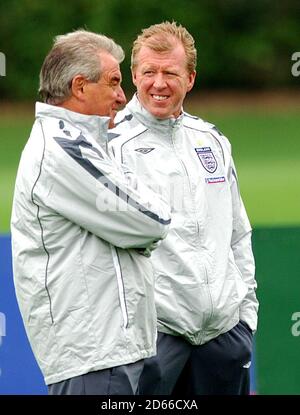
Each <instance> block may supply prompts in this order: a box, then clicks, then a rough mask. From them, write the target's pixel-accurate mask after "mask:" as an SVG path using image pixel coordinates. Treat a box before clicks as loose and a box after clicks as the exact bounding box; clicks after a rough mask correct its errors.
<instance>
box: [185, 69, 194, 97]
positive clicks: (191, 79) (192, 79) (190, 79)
mask: <svg viewBox="0 0 300 415" xmlns="http://www.w3.org/2000/svg"><path fill="white" fill-rule="evenodd" d="M195 79H196V71H193V72H191V73H190V74H189V80H188V86H187V92H190V90H191V89H192V88H193V86H194V83H195Z"/></svg>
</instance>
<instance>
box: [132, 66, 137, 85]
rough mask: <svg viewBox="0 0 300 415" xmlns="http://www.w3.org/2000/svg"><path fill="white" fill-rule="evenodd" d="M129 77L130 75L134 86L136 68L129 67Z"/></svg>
mask: <svg viewBox="0 0 300 415" xmlns="http://www.w3.org/2000/svg"><path fill="white" fill-rule="evenodd" d="M131 77H132V82H133V85H135V86H136V70H134V69H131Z"/></svg>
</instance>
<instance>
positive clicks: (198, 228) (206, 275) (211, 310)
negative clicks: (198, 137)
mask: <svg viewBox="0 0 300 415" xmlns="http://www.w3.org/2000/svg"><path fill="white" fill-rule="evenodd" d="M174 127H175V125H174V126H173V127H172V135H171V140H172V145H173V148H174V151H175V154H176V156H177V158H178V160H179V162H180V163H181V165H182V167H183V169H184V171H185V174H186V177H187V179H188V183H189V188H190V193H191V195H192V186H191V181H190V177H189V174H188V171H187V168H186V165H185V164H184V162H183V161H182V159H181V158H180V157H179V156H178V155H177V151H176V147H175V143H174V134H175V133H174ZM194 206H195V204H194ZM196 226H197V234H198V235H199V236H200V227H199V222H198V220H196ZM203 268H204V272H205V282H206V286H207V293H208V299H209V302H210V315H209V316H208V317H207V319H206V322H208V321H209V320H210V319H211V317H212V315H213V302H212V297H211V293H210V289H209V285H208V280H209V279H208V273H207V269H206V266H205V265H203ZM202 331H203V330H202ZM199 337H200V338H201V341H202V338H203V337H204V332H203V333H202V335H201V334H200V336H199Z"/></svg>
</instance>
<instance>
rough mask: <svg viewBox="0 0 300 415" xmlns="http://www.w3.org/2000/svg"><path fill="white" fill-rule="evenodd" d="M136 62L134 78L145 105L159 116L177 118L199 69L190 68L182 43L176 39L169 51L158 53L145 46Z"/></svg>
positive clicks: (142, 102)
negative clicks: (189, 69) (196, 70)
mask: <svg viewBox="0 0 300 415" xmlns="http://www.w3.org/2000/svg"><path fill="white" fill-rule="evenodd" d="M136 61H137V65H136V67H135V68H134V69H133V71H132V79H133V83H134V85H135V86H136V88H137V93H138V98H139V101H140V102H141V104H142V105H143V107H144V108H146V110H148V111H149V112H150V113H151V114H152V115H153V116H154V117H156V118H161V119H165V118H170V117H172V116H173V117H178V116H179V115H180V113H181V108H182V104H183V100H184V98H185V96H186V93H187V92H188V91H190V90H191V89H192V87H193V85H194V81H195V76H196V72H193V73H189V72H188V70H187V64H186V55H185V51H184V48H183V46H182V44H181V43H180V42H176V43H175V44H174V48H173V50H172V51H168V52H155V51H154V50H152V49H150V48H148V47H147V46H142V47H141V49H140V51H139V52H138V54H137V56H136Z"/></svg>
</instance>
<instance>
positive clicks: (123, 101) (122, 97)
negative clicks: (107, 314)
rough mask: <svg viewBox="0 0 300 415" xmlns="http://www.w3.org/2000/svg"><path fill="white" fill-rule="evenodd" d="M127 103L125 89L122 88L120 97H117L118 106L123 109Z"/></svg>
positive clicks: (119, 91)
mask: <svg viewBox="0 0 300 415" xmlns="http://www.w3.org/2000/svg"><path fill="white" fill-rule="evenodd" d="M126 102H127V99H126V96H125V93H124V91H123V89H122V88H121V87H120V88H119V90H118V95H117V103H118V106H119V107H121V106H122V105H125V104H126Z"/></svg>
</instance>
